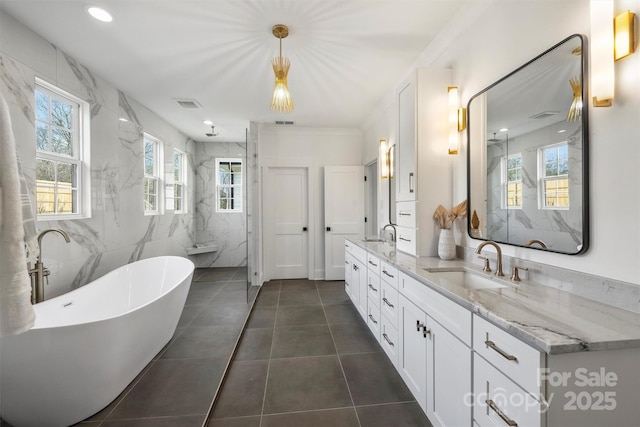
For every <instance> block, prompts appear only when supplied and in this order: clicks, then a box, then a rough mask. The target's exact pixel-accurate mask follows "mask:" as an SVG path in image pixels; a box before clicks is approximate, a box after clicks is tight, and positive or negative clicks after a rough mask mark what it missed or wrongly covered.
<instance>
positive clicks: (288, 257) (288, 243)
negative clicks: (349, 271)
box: [265, 167, 344, 279]
mask: <svg viewBox="0 0 640 427" xmlns="http://www.w3.org/2000/svg"><path fill="white" fill-rule="evenodd" d="M267 185H268V191H267V192H266V194H268V195H269V196H268V197H269V200H267V201H265V203H268V206H270V209H269V210H268V211H269V219H268V223H269V227H268V230H269V231H268V232H269V234H270V236H269V237H270V238H269V239H267V241H268V242H269V243H268V244H269V246H268V247H266V248H265V252H266V253H267V254H269V255H268V259H269V264H270V269H269V271H270V272H271V274H270V278H271V279H299V278H307V277H309V256H308V251H309V237H308V236H309V233H308V231H307V227H308V224H307V221H308V197H307V192H308V176H307V169H306V168H277V167H274V168H269V169H268V179H267ZM342 264H343V265H344V258H343V260H342Z"/></svg>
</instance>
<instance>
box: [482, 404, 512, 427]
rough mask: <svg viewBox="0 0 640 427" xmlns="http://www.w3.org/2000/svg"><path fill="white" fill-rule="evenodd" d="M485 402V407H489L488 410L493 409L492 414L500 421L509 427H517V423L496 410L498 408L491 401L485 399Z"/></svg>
mask: <svg viewBox="0 0 640 427" xmlns="http://www.w3.org/2000/svg"><path fill="white" fill-rule="evenodd" d="M485 402H486V403H487V405H489V408H491V409H493V412H495V413H496V414H498V416H499V417H500V418H502V421H504V422H505V423H507V425H508V426H509V427H518V423H517V422H515V421H513V420H512V419H511V418H509V417H507V416H506V415H505V414H504V413H502V411H501V410H500V408H498V406H497V405H496V404H495V402H494V401H493V400H491V399H487V400H485Z"/></svg>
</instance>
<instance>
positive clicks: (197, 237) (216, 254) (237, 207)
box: [187, 132, 257, 296]
mask: <svg viewBox="0 0 640 427" xmlns="http://www.w3.org/2000/svg"><path fill="white" fill-rule="evenodd" d="M247 135H248V132H247ZM255 147H256V144H252V143H251V142H250V140H249V138H248V137H247V139H246V141H242V142H218V141H211V142H209V141H201V142H196V143H195V144H194V153H193V165H192V167H193V171H194V177H195V182H194V186H195V191H194V197H195V203H194V204H192V206H193V205H195V214H194V237H193V240H194V247H193V248H190V249H188V251H187V252H188V254H189V258H190V259H191V260H192V261H193V262H194V264H195V266H196V268H197V269H205V268H207V269H208V268H215V269H229V270H231V269H234V271H236V273H235V275H234V280H240V278H239V277H238V276H239V272H246V274H245V275H244V277H243V278H242V280H243V281H244V282H245V283H246V288H247V296H249V294H250V292H249V291H250V288H251V286H252V277H253V276H254V274H253V271H254V262H253V260H254V259H255V257H254V256H253V255H254V251H255V243H254V239H252V236H253V235H254V233H253V232H252V228H253V222H252V221H251V219H252V218H253V216H252V215H251V210H252V209H253V207H254V206H255V204H254V203H253V200H252V196H253V195H254V194H257V192H256V191H254V190H255V188H254V187H255V185H257V184H256V182H257V181H256V179H255V173H254V171H255V170H256V164H255V159H256V156H255V155H254V153H255ZM256 289H257V288H256Z"/></svg>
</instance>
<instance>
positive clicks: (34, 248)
mask: <svg viewBox="0 0 640 427" xmlns="http://www.w3.org/2000/svg"><path fill="white" fill-rule="evenodd" d="M16 157H17V160H18V175H19V176H20V198H21V204H22V224H23V227H24V246H25V249H26V251H27V261H30V262H31V263H32V264H34V263H35V262H36V258H37V256H38V255H40V254H39V253H38V229H37V228H36V218H35V215H34V214H33V205H32V204H31V197H29V187H28V186H27V180H26V179H25V177H24V173H23V172H22V164H21V163H20V155H19V154H18V153H17V152H16Z"/></svg>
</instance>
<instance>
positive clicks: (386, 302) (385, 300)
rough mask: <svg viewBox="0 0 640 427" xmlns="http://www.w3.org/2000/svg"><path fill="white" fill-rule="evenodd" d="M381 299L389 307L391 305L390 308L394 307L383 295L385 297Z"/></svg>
mask: <svg viewBox="0 0 640 427" xmlns="http://www.w3.org/2000/svg"><path fill="white" fill-rule="evenodd" d="M382 301H384V303H385V304H387V305H388V306H389V307H391V308H393V307H394V305H393V304H391V303H390V302H389V300H388V299H387V298H386V297H385V298H382Z"/></svg>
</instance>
